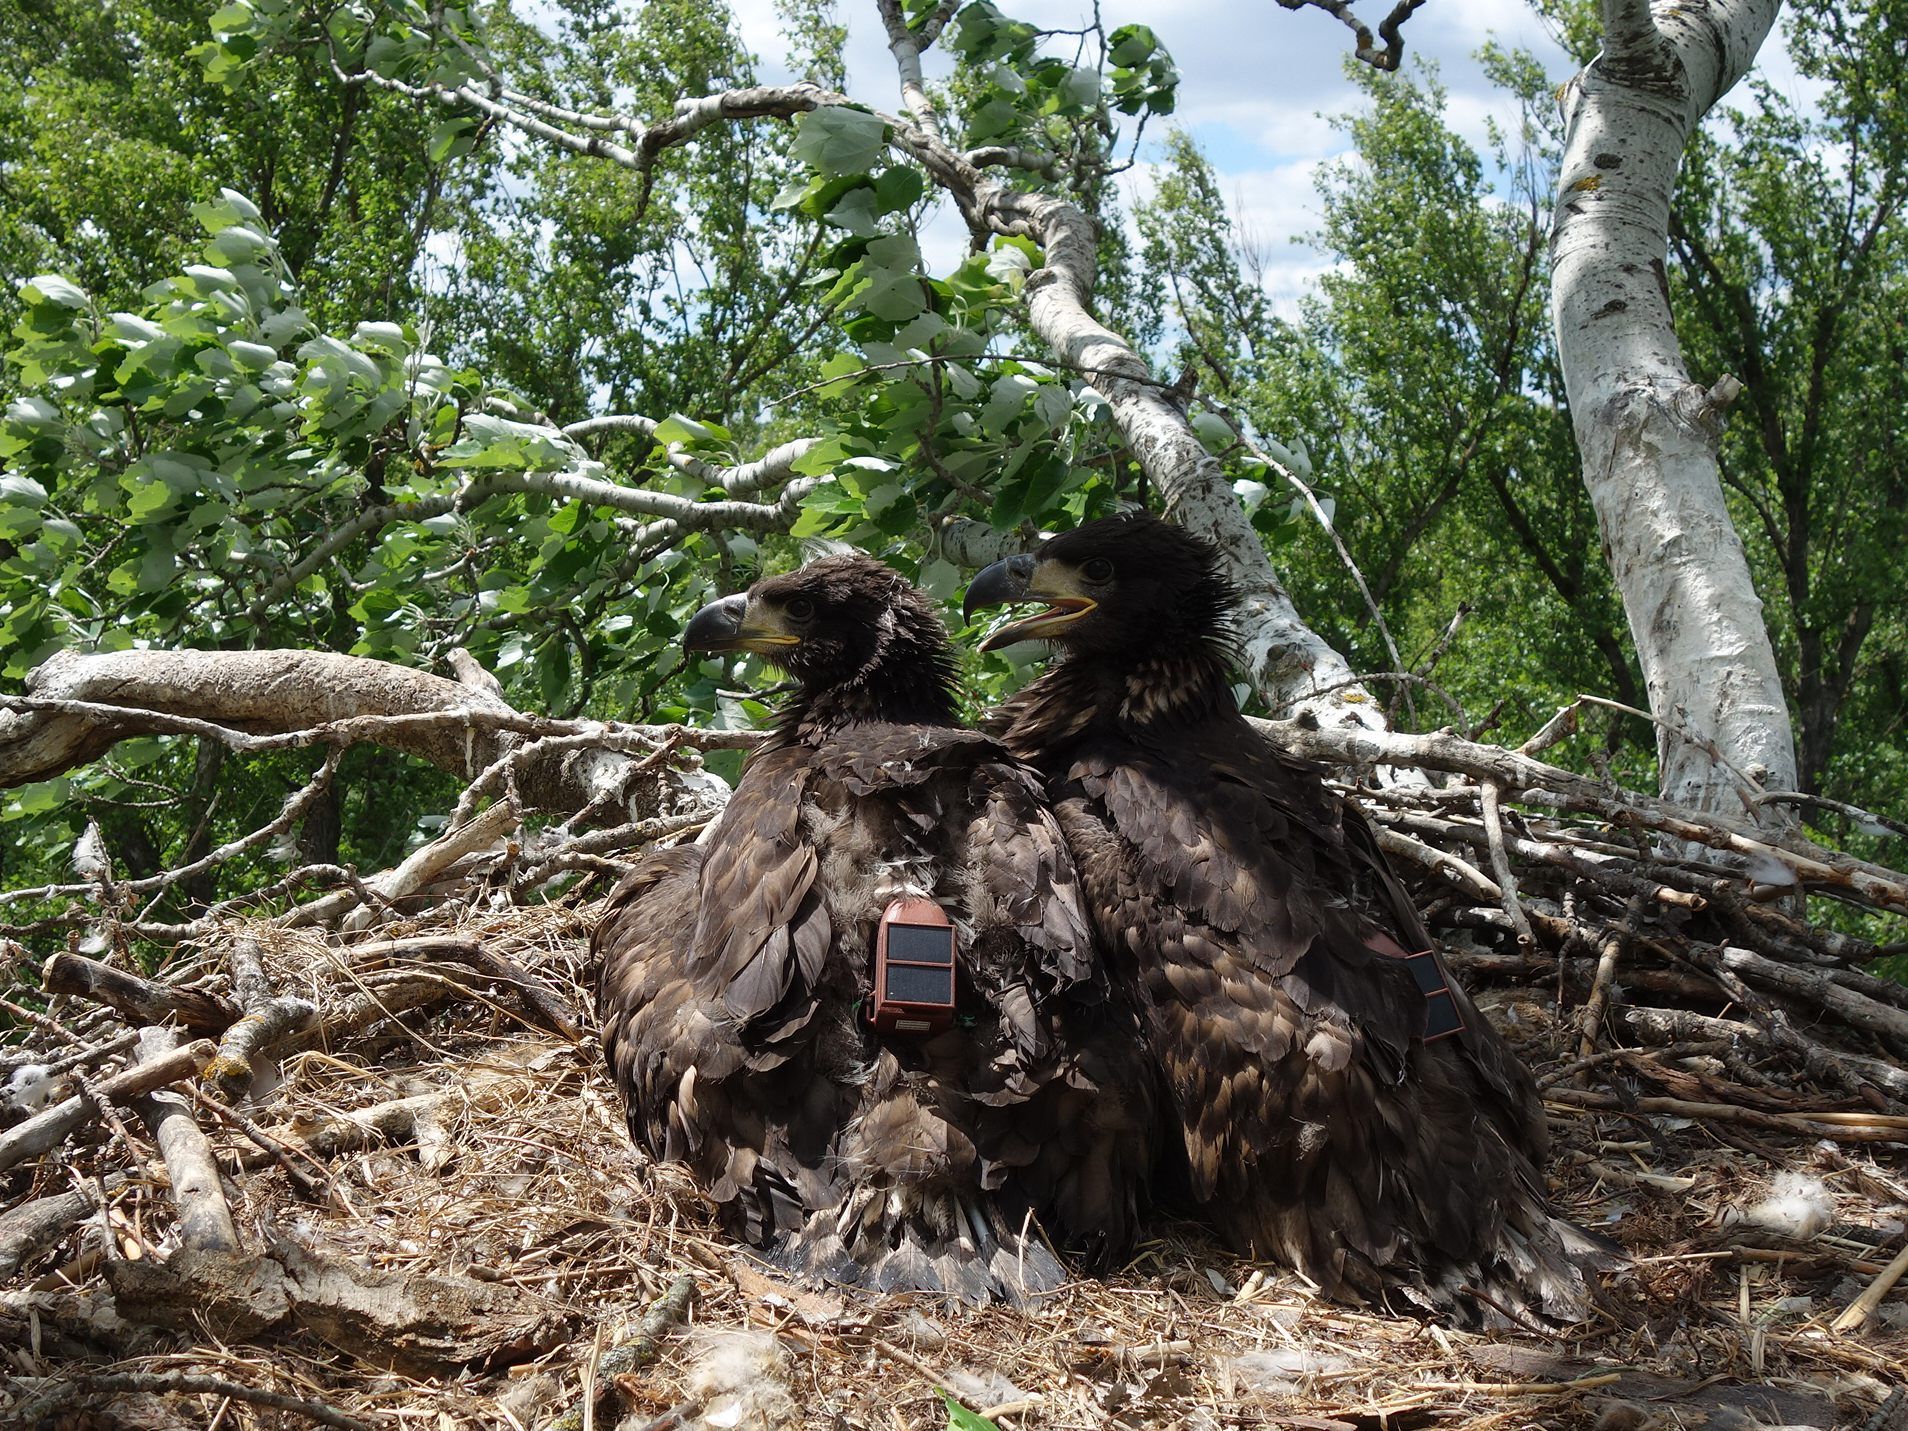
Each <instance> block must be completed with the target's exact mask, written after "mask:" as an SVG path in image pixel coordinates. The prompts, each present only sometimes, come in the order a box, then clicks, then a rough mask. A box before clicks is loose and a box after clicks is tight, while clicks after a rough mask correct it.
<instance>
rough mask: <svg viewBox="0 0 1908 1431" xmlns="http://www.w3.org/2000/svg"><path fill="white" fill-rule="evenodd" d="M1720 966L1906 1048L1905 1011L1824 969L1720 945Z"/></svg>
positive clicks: (1696, 950) (1697, 949)
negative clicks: (1838, 980) (1843, 981)
mask: <svg viewBox="0 0 1908 1431" xmlns="http://www.w3.org/2000/svg"><path fill="white" fill-rule="evenodd" d="M1691 952H1692V953H1694V954H1696V955H1697V957H1698V959H1699V960H1701V958H1702V955H1703V954H1704V953H1705V952H1706V951H1704V950H1702V949H1701V947H1700V946H1696V947H1694V948H1692V951H1691ZM1714 957H1716V958H1717V959H1719V960H1720V962H1721V964H1722V966H1723V967H1724V968H1726V969H1728V970H1730V971H1731V972H1732V973H1736V974H1739V975H1741V976H1742V977H1743V978H1745V979H1747V980H1748V981H1749V982H1750V983H1752V984H1760V985H1762V986H1763V987H1764V988H1768V989H1775V990H1779V991H1780V992H1782V993H1783V994H1786V995H1788V996H1789V997H1790V998H1793V999H1798V1000H1800V1001H1801V1002H1803V1003H1807V1004H1813V1005H1814V1006H1815V1007H1817V1008H1819V1009H1823V1010H1825V1011H1827V1012H1828V1013H1831V1014H1833V1015H1834V1016H1835V1017H1836V1018H1838V1019H1840V1020H1841V1021H1842V1022H1843V1023H1845V1024H1848V1025H1850V1026H1851V1027H1853V1028H1858V1029H1865V1030H1866V1031H1868V1032H1869V1033H1873V1034H1880V1035H1881V1036H1882V1037H1884V1038H1886V1039H1888V1040H1890V1041H1891V1042H1892V1043H1894V1044H1896V1045H1898V1046H1899V1048H1900V1049H1904V1050H1908V1011H1904V1010H1902V1009H1898V1008H1896V1007H1894V1006H1893V1005H1892V1004H1884V1003H1881V1002H1880V1001H1879V1000H1876V999H1872V998H1870V997H1869V996H1868V995H1867V994H1864V993H1861V992H1859V991H1857V990H1855V989H1851V988H1849V987H1848V986H1847V985H1845V984H1842V983H1839V982H1837V981H1836V980H1834V979H1831V978H1829V977H1828V976H1827V973H1826V971H1823V970H1817V969H1807V968H1797V967H1796V966H1794V965H1792V964H1780V963H1777V962H1776V961H1775V960H1773V959H1765V958H1764V957H1763V956H1762V955H1760V954H1758V953H1756V952H1755V951H1754V950H1753V949H1739V948H1734V947H1729V948H1724V949H1721V950H1719V951H1717V952H1716V954H1715V956H1714Z"/></svg>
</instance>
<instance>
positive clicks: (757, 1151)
mask: <svg viewBox="0 0 1908 1431" xmlns="http://www.w3.org/2000/svg"><path fill="white" fill-rule="evenodd" d="M685 645H687V646H690V647H691V648H700V649H718V650H735V649H748V650H755V651H759V652H762V653H764V654H766V655H768V656H769V657H770V658H771V659H772V660H773V661H774V662H775V663H776V664H778V665H780V666H782V667H783V668H784V669H786V670H787V671H788V672H789V673H790V675H792V676H793V677H794V678H795V680H796V682H797V685H798V693H797V694H796V696H795V697H794V699H793V701H792V703H791V704H790V705H789V707H788V708H787V709H786V710H785V711H784V712H782V714H781V716H780V718H779V720H778V721H777V724H776V726H775V728H774V730H773V732H772V733H771V734H770V735H769V736H768V738H767V739H766V741H765V742H764V744H763V746H762V748H761V749H760V750H759V751H758V752H757V753H756V754H755V755H754V756H753V758H752V759H751V760H750V761H749V763H748V765H747V767H746V769H745V771H744V773H743V776H742V779H741V781H740V783H739V784H738V785H737V787H736V791H735V794H734V796H733V797H732V798H731V799H730V801H729V804H728V807H727V808H726V809H725V810H724V812H723V814H722V816H721V817H720V819H719V820H717V822H716V823H715V825H714V827H713V828H712V829H711V830H710V832H709V834H708V836H707V837H706V839H705V840H704V841H703V843H702V844H701V845H700V846H697V847H694V848H683V849H672V850H667V851H663V852H660V853H656V854H652V855H651V856H649V857H648V858H646V859H645V860H644V861H643V862H642V864H641V865H640V866H639V867H638V869H637V870H636V871H635V872H634V873H632V874H631V875H630V876H629V878H628V879H627V880H625V881H624V883H623V884H622V885H621V886H620V887H619V888H618V889H617V890H616V892H615V893H614V894H612V896H611V897H610V901H609V905H608V909H607V911H606V914H605V917H604V920H603V922H602V924H601V926H600V928H599V929H598V930H597V933H596V937H595V948H596V950H597V952H598V953H599V954H600V956H601V958H602V974H601V981H600V984H599V988H598V1003H599V1007H600V1009H601V1013H602V1020H603V1045H604V1050H605V1052H606V1054H607V1055H608V1058H609V1062H610V1065H611V1068H612V1069H613V1071H614V1073H615V1075H616V1081H617V1083H618V1086H619V1087H620V1089H621V1090H622V1093H623V1096H624V1099H625V1102H626V1105H627V1109H628V1115H629V1123H630V1128H631V1131H632V1133H633V1134H634V1136H635V1137H636V1139H637V1141H638V1142H639V1143H641V1144H642V1145H643V1146H644V1147H645V1148H646V1149H648V1151H649V1152H650V1153H651V1154H652V1155H653V1156H655V1157H659V1158H668V1159H675V1160H678V1161H681V1162H684V1163H687V1164H688V1165H689V1166H690V1167H691V1168H692V1169H694V1170H695V1172H696V1173H697V1174H698V1176H699V1177H700V1179H701V1180H702V1182H703V1184H704V1185H705V1187H706V1188H707V1189H708V1191H709V1194H710V1196H711V1197H712V1198H713V1199H714V1200H715V1202H716V1203H717V1204H718V1206H719V1207H720V1209H721V1212H722V1215H723V1217H724V1219H725V1221H726V1222H727V1223H728V1224H729V1226H730V1227H731V1228H732V1229H733V1230H734V1231H735V1232H736V1233H737V1234H738V1235H739V1236H741V1237H743V1238H745V1239H746V1240H747V1241H749V1242H751V1243H753V1244H754V1245H756V1246H758V1247H761V1248H763V1249H765V1250H766V1251H768V1252H770V1253H771V1254H772V1255H773V1256H775V1257H776V1258H778V1259H779V1260H781V1261H782V1262H783V1263H784V1264H786V1265H788V1266H790V1267H791V1268H793V1269H795V1270H797V1271H801V1272H805V1273H809V1274H812V1275H815V1276H819V1277H823V1278H828V1279H833V1280H840V1281H845V1282H851V1283H860V1284H865V1285H868V1286H873V1287H877V1288H883V1289H905V1290H914V1289H923V1290H929V1291H940V1292H944V1293H947V1294H948V1295H950V1296H954V1297H958V1298H960V1299H962V1300H966V1301H981V1300H986V1299H990V1298H1002V1299H1006V1300H1018V1299H1019V1298H1020V1297H1021V1296H1022V1295H1023V1294H1024V1293H1025V1292H1026V1291H1028V1290H1039V1289H1042V1288H1045V1287H1050V1286H1052V1285H1053V1284H1054V1283H1056V1282H1057V1281H1058V1280H1059V1279H1060V1278H1061V1276H1062V1272H1061V1268H1060V1267H1059V1265H1058V1264H1057V1263H1056V1262H1055V1261H1054V1259H1053V1257H1052V1255H1051V1253H1050V1252H1049V1251H1048V1250H1047V1248H1046V1247H1045V1246H1044V1245H1043V1244H1042V1243H1041V1241H1040V1240H1039V1235H1038V1228H1037V1227H1036V1228H1034V1230H1033V1233H1034V1235H1032V1236H1030V1237H1026V1238H1024V1239H1023V1237H1022V1232H1023V1227H1024V1226H1026V1224H1025V1221H1024V1220H1025V1219H1026V1217H1027V1215H1028V1214H1029V1213H1031V1214H1032V1215H1033V1216H1034V1217H1036V1218H1038V1219H1039V1220H1040V1221H1041V1222H1042V1223H1044V1225H1045V1227H1046V1229H1047V1231H1048V1232H1049V1233H1050V1234H1052V1235H1053V1236H1054V1238H1055V1239H1056V1240H1057V1241H1058V1242H1060V1243H1061V1245H1063V1246H1066V1247H1070V1248H1074V1249H1077V1250H1078V1251H1079V1252H1081V1253H1082V1254H1083V1255H1084V1256H1086V1257H1088V1258H1089V1259H1104V1258H1110V1257H1119V1256H1122V1255H1124V1253H1125V1251H1126V1250H1127V1248H1128V1247H1129V1246H1130V1244H1131V1241H1132V1238H1133V1231H1134V1223H1135V1219H1136V1217H1137V1209H1138V1200H1139V1198H1140V1196H1141V1193H1142V1190H1143V1188H1144V1186H1145V1184H1146V1181H1147V1178H1148V1176H1149V1174H1150V1169H1151V1163H1152V1149H1153V1146H1154V1126H1155V1115H1154V1102H1153V1094H1152V1090H1153V1087H1154V1084H1153V1081H1152V1075H1151V1073H1150V1070H1149V1068H1148V1067H1147V1065H1146V1063H1145V1060H1144V1058H1143V1057H1142V1056H1141V1055H1140V1053H1139V1039H1138V1032H1137V1028H1136V1026H1135V1024H1134V1023H1133V1021H1132V1019H1131V1016H1130V1015H1128V1016H1127V1019H1128V1021H1127V1022H1126V1024H1125V1025H1124V1026H1122V1025H1120V1024H1119V1023H1118V1022H1117V1019H1118V1011H1117V1007H1116V1006H1114V1005H1112V1004H1111V1003H1110V1002H1109V1001H1108V1000H1107V998H1106V991H1107V983H1106V979H1105V976H1104V973H1103V971H1102V969H1101V967H1100V963H1099V960H1098V957H1097V955H1096V952H1095V949H1094V946H1093V942H1092V936H1091V933H1090V928H1089V925H1088V921H1087V917H1086V914H1085V911H1084V909H1083V907H1082V903H1081V896H1080V892H1079V889H1078V885H1077V878H1076V873H1075V870H1074V866H1073V861H1072V858H1071V857H1070V856H1069V854H1068V853H1067V849H1066V845H1065V842H1064V840H1063V839H1062V837H1061V835H1060V831H1059V829H1058V827H1057V825H1056V824H1055V822H1054V820H1053V817H1052V815H1051V814H1050V813H1049V812H1048V811H1047V810H1046V808H1045V806H1044V803H1043V800H1042V796H1041V791H1040V786H1039V781H1038V777H1037V776H1035V775H1034V773H1033V772H1032V771H1030V770H1028V769H1027V768H1026V767H1024V766H1022V765H1021V764H1019V763H1018V762H1016V761H1015V760H1013V759H1012V758H1011V757H1010V756H1008V754H1007V753H1006V751H1005V750H1004V749H1003V748H1002V747H1001V746H1000V745H998V744H997V743H996V742H994V741H992V740H990V739H988V738H987V737H985V736H981V735H978V734H976V733H975V732H972V731H968V730H963V729H960V728H958V727H957V726H956V725H955V723H954V722H955V701H954V694H953V680H954V670H955V667H954V662H953V657H952V654H951V652H950V650H949V647H948V644H947V639H946V634H945V632H944V631H943V629H942V627H941V623H940V619H939V617H938V615H937V614H936V612H935V610H934V607H933V606H932V605H931V604H930V603H929V602H928V600H927V599H926V598H925V597H923V596H922V595H921V594H920V593H918V592H916V591H915V590H914V589H913V587H911V586H910V585H909V584H908V583H907V582H906V581H904V580H903V579H902V578H901V577H899V576H898V575H896V574H895V573H894V572H892V571H890V570H889V569H888V568H887V567H885V566H882V565H881V564H880V563H878V562H875V561H873V560H871V559H869V558H867V557H863V556H859V555H851V556H837V557H829V558H827V559H824V560H822V561H818V562H815V563H812V564H811V565H809V566H807V567H804V568H803V569H802V570H800V571H798V572H795V573H792V574H790V575H787V576H781V577H776V578H772V579H769V580H765V581H762V582H758V583H757V584H756V585H755V586H754V587H752V588H751V589H750V591H749V592H748V594H747V595H746V597H743V596H736V597H730V598H728V599H727V600H726V601H723V602H718V603H715V604H713V605H712V606H710V607H706V608H704V610H703V611H702V612H700V613H698V614H697V616H696V617H695V618H694V620H693V621H692V622H691V623H690V627H689V630H688V632H687V633H686V636H685ZM904 894H908V895H928V896H930V897H932V898H934V899H935V900H937V901H938V902H939V903H940V905H941V907H942V908H943V909H944V910H945V911H946V912H947V913H948V914H949V915H950V916H951V917H952V919H953V921H954V923H955V926H956V928H957V931H958V935H959V949H960V961H961V975H960V990H959V1019H958V1021H957V1022H956V1024H955V1025H954V1027H952V1028H950V1029H948V1030H946V1031H944V1032H941V1033H939V1034H934V1035H931V1036H924V1035H907V1034H882V1033H877V1032H875V1031H874V1030H873V1029H872V1028H871V1027H870V1025H869V1023H868V1022H867V1020H866V1019H865V1018H863V1017H862V1013H861V1010H862V1005H863V1001H864V1000H865V999H866V998H867V996H868V993H869V981H870V967H869V966H870V947H871V946H870V940H871V938H872V935H873V931H874V927H875V924H876V921H877V920H878V918H879V916H880V913H881V911H882V909H883V908H885V907H886V905H887V904H888V902H889V900H891V899H893V898H896V897H898V896H901V895H904Z"/></svg>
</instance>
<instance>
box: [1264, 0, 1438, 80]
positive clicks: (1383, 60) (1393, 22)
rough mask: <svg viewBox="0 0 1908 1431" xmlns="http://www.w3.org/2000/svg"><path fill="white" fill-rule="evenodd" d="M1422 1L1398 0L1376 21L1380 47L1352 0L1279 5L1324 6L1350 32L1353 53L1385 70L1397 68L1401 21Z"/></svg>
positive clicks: (1287, 0)
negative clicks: (1355, 9) (1380, 40)
mask: <svg viewBox="0 0 1908 1431" xmlns="http://www.w3.org/2000/svg"><path fill="white" fill-rule="evenodd" d="M1422 4H1424V0H1397V3H1396V4H1394V5H1393V6H1392V7H1391V13H1390V14H1388V15H1386V16H1385V18H1384V19H1383V20H1381V21H1379V22H1378V38H1379V39H1382V40H1383V41H1384V44H1383V46H1382V47H1381V46H1380V45H1379V44H1378V42H1377V40H1374V39H1373V38H1372V33H1371V29H1370V27H1368V26H1367V25H1366V24H1365V23H1364V22H1363V21H1362V20H1360V19H1359V18H1358V17H1357V16H1356V15H1355V14H1353V13H1352V7H1351V0H1279V7H1280V8H1281V9H1285V10H1303V9H1305V8H1307V7H1308V6H1309V7H1311V8H1312V9H1315V10H1323V11H1324V12H1325V13H1326V14H1327V15H1330V16H1331V17H1332V18H1333V19H1334V20H1336V21H1338V23H1339V24H1341V25H1343V26H1344V27H1345V28H1346V29H1348V30H1350V31H1351V32H1352V44H1353V49H1352V53H1353V54H1354V55H1356V56H1357V57H1358V58H1359V59H1360V60H1362V61H1364V63H1366V64H1368V65H1370V66H1371V67H1372V68H1373V69H1375V70H1383V71H1385V72H1386V73H1387V74H1389V73H1391V72H1392V71H1394V70H1396V69H1397V68H1398V62H1399V61H1400V60H1402V59H1403V58H1404V35H1403V33H1402V32H1403V30H1404V23H1405V21H1407V20H1409V19H1410V18H1411V17H1412V16H1413V15H1414V14H1416V13H1417V10H1418V7H1419V6H1420V5H1422Z"/></svg>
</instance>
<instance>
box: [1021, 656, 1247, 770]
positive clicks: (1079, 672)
mask: <svg viewBox="0 0 1908 1431" xmlns="http://www.w3.org/2000/svg"><path fill="white" fill-rule="evenodd" d="M1228 673H1229V662H1228V660H1227V656H1226V653H1225V650H1224V648H1223V646H1221V645H1220V644H1219V643H1217V642H1208V641H1194V642H1192V643H1190V644H1188V645H1186V646H1183V647H1179V648H1177V649H1171V650H1159V651H1156V652H1153V653H1151V654H1149V655H1145V656H1141V657H1139V658H1138V659H1133V658H1130V657H1128V658H1113V657H1106V656H1092V655H1080V656H1070V657H1066V658H1063V659H1062V660H1060V661H1059V662H1058V663H1057V664H1056V665H1054V667H1053V668H1052V669H1051V670H1049V671H1048V672H1047V673H1046V674H1045V675H1044V676H1042V677H1040V679H1039V680H1037V681H1035V682H1034V683H1033V684H1032V685H1030V686H1028V687H1027V688H1026V689H1025V690H1023V691H1021V692H1019V693H1018V694H1017V695H1015V696H1013V697H1011V698H1010V699H1009V700H1008V701H1007V702H1006V704H1005V705H1003V706H1002V707H1001V711H1000V714H1001V717H1002V718H1003V720H1004V721H1005V722H1006V723H1008V729H1007V735H1006V742H1007V745H1008V747H1009V748H1010V749H1011V750H1012V751H1013V752H1014V754H1016V755H1018V756H1020V757H1022V758H1023V759H1032V758H1037V757H1038V756H1039V755H1040V754H1042V753H1043V752H1046V751H1050V750H1052V749H1053V748H1054V747H1056V746H1059V745H1062V744H1065V743H1066V742H1068V741H1070V740H1072V739H1074V738H1075V737H1077V736H1080V735H1083V734H1085V733H1086V732H1087V731H1089V730H1099V731H1113V732H1118V733H1120V734H1124V735H1127V736H1133V737H1145V736H1147V735H1152V734H1166V733H1170V732H1172V731H1174V730H1181V729H1184V728H1185V727H1187V726H1191V725H1196V724H1198V723H1200V722H1202V721H1206V720H1212V719H1216V718H1217V719H1235V720H1236V719H1237V718H1238V709H1237V707H1236V706H1235V705H1234V703H1233V699H1232V683H1231V680H1230V677H1229V674H1228Z"/></svg>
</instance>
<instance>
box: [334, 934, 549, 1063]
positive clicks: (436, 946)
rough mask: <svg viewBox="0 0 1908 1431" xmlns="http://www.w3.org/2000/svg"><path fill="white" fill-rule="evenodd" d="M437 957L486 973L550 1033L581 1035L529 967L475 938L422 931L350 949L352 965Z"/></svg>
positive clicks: (376, 965) (381, 964)
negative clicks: (521, 1003) (520, 1002)
mask: <svg viewBox="0 0 1908 1431" xmlns="http://www.w3.org/2000/svg"><path fill="white" fill-rule="evenodd" d="M400 959H402V960H417V961H419V962H422V963H430V962H433V961H437V960H443V961H447V962H449V963H453V964H463V965H465V966H467V967H469V968H472V969H475V970H477V971H478V972H479V973H482V974H486V975H488V976H489V977H490V978H492V979H494V980H496V981H497V982H498V983H500V984H503V985H504V986H505V987H507V988H508V989H510V990H511V991H512V992H513V993H515V994H516V995H517V996H518V997H519V998H520V999H521V1000H522V1002H523V1005H524V1008H525V1011H526V1012H527V1013H529V1014H530V1015H531V1017H532V1019H533V1020H534V1021H535V1022H536V1023H538V1024H540V1025H541V1026H542V1027H544V1028H546V1029H548V1030H549V1031H551V1032H552V1033H557V1034H561V1035H562V1036H563V1037H564V1038H567V1039H569V1040H570V1041H571V1042H575V1041H577V1040H578V1039H580V1038H582V1036H583V1035H582V1033H581V1031H580V1030H578V1028H577V1026H576V1024H575V1022H574V1021H573V1020H572V1018H571V1017H570V1007H569V1005H568V1004H567V1003H566V1002H565V1001H564V1000H563V998H562V997H560V996H559V995H558V994H556V993H555V992H553V991H552V990H551V988H550V986H549V985H548V984H546V983H544V981H543V980H541V979H539V978H537V976H536V975H534V974H532V973H531V972H530V971H529V970H527V969H525V968H523V966H521V965H520V964H517V963H516V962H514V961H513V960H511V959H509V958H507V957H505V956H504V955H502V954H499V953H498V952H497V951H496V950H494V949H491V948H489V947H487V946H486V945H484V944H483V943H481V942H480V941H478V940H476V939H471V938H467V937H465V936H463V935H455V934H425V935H418V936H416V937H414V938H410V939H382V940H378V941H376V942H374V943H370V944H360V945H357V946H355V947H354V948H353V949H352V950H351V965H352V967H353V968H354V969H375V968H380V967H384V966H387V965H388V964H390V963H391V962H392V961H394V960H400Z"/></svg>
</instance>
